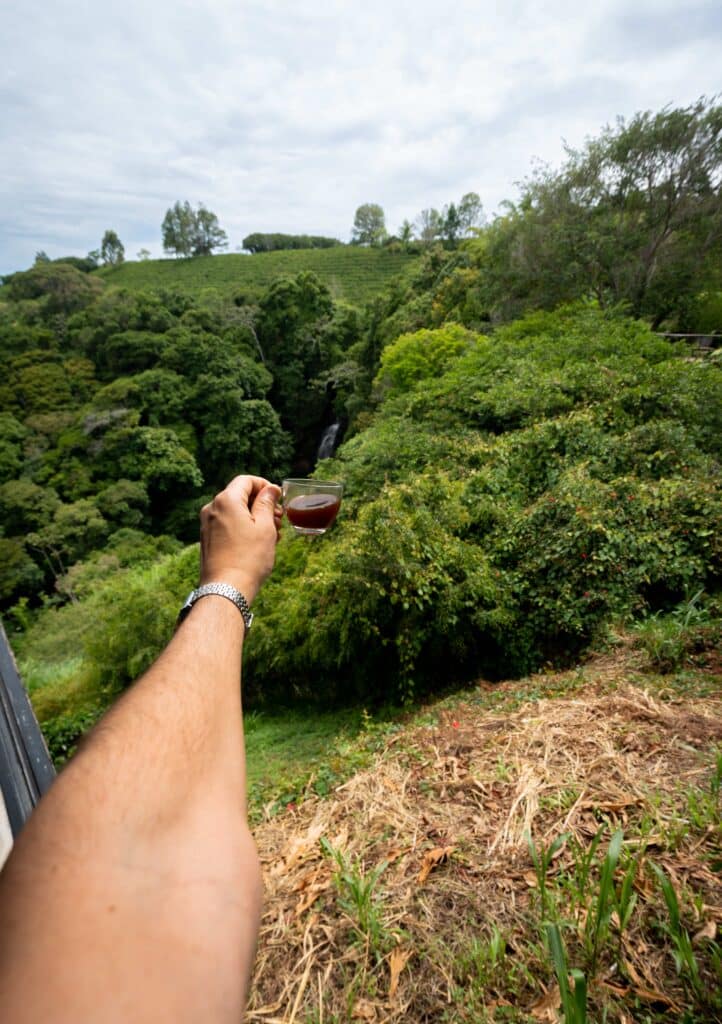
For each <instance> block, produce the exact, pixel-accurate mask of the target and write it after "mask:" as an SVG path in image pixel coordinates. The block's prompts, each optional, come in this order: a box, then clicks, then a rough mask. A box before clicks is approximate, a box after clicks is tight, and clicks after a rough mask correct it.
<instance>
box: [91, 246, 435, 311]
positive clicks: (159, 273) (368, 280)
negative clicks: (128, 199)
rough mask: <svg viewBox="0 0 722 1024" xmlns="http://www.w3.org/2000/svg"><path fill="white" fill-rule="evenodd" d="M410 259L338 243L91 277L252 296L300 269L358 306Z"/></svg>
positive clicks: (136, 265) (132, 267) (121, 268)
mask: <svg viewBox="0 0 722 1024" xmlns="http://www.w3.org/2000/svg"><path fill="white" fill-rule="evenodd" d="M415 259H416V257H415V256H414V255H411V254H409V253H407V252H406V251H404V250H403V249H401V248H400V247H399V248H397V249H396V250H393V249H389V248H383V249H382V248H363V247H360V246H355V245H354V246H351V245H339V246H336V247H335V248H331V249H301V250H290V249H289V250H282V251H279V252H261V253H254V254H253V255H248V254H246V255H242V254H238V253H231V254H228V255H224V256H220V255H218V256H200V257H195V258H193V259H181V260H173V259H164V260H142V261H139V262H125V263H121V264H119V265H118V266H115V267H106V268H103V269H101V270H99V271H97V272H96V274H95V275H94V276H98V277H100V278H102V279H103V280H104V281H105V282H106V283H107V284H110V285H114V286H117V287H120V288H125V289H127V290H128V291H139V290H140V291H147V290H157V289H159V288H166V289H167V288H171V289H176V290H178V291H182V292H184V293H186V294H190V295H194V296H201V295H202V293H203V292H204V291H205V290H209V291H210V293H211V294H212V293H213V292H215V293H216V294H217V295H218V296H225V297H232V296H235V295H237V294H239V293H242V294H243V295H244V296H245V297H246V298H247V299H253V298H257V297H258V296H259V295H260V294H261V293H262V292H263V291H264V289H266V288H267V287H268V286H269V285H270V284H271V283H272V281H274V280H275V279H276V278H277V277H281V276H285V275H295V274H299V273H301V272H302V271H311V272H312V273H314V274H316V275H317V276H318V278H319V280H321V281H322V282H323V284H325V285H326V287H328V288H329V290H330V291H331V294H332V295H333V297H334V298H335V299H337V300H342V301H344V302H348V303H351V304H352V305H356V306H361V305H363V304H364V303H366V302H368V301H370V300H371V299H373V298H374V297H375V296H376V295H377V294H378V293H379V292H380V291H382V290H383V289H384V288H385V287H386V286H387V285H388V284H389V283H390V282H391V280H392V279H393V278H394V277H396V276H397V275H399V274H402V273H404V272H405V271H406V270H407V269H408V268H409V267H412V266H413V265H414V262H415Z"/></svg>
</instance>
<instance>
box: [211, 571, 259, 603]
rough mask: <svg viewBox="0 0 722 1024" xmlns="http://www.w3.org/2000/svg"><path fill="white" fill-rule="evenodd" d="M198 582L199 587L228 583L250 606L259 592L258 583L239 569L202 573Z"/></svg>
mask: <svg viewBox="0 0 722 1024" xmlns="http://www.w3.org/2000/svg"><path fill="white" fill-rule="evenodd" d="M200 582H201V586H203V585H204V584H205V583H230V585H231V586H232V587H235V589H236V590H239V591H240V592H241V594H243V596H244V597H245V599H246V601H247V602H248V604H251V602H252V601H253V599H254V598H255V596H256V594H257V593H258V591H259V590H260V583H257V582H256V581H255V579H254V577H253V576H252V575H251V574H250V573H248V572H243V571H242V570H240V569H220V570H219V571H218V572H213V573H209V572H203V573H201V580H200Z"/></svg>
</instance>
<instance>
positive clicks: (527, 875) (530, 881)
mask: <svg viewBox="0 0 722 1024" xmlns="http://www.w3.org/2000/svg"><path fill="white" fill-rule="evenodd" d="M524 881H525V882H526V884H527V885H528V886H529V888H530V889H537V888H538V886H539V879H538V878H537V876H536V873H535V872H534V871H525V872H524Z"/></svg>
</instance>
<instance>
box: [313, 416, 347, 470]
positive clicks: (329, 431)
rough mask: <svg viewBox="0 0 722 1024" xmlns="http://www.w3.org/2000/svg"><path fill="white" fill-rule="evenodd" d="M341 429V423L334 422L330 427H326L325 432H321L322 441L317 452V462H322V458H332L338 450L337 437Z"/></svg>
mask: <svg viewBox="0 0 722 1024" xmlns="http://www.w3.org/2000/svg"><path fill="white" fill-rule="evenodd" d="M340 430H341V424H340V423H332V424H331V425H330V426H329V427H326V429H325V430H324V432H323V434H321V442H320V444H319V446H318V451H317V452H316V462H320V461H321V459H330V458H331V456H332V455H333V453H334V452H335V451H336V439H337V437H338V434H339V431H340Z"/></svg>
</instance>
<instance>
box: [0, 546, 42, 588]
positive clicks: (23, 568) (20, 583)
mask: <svg viewBox="0 0 722 1024" xmlns="http://www.w3.org/2000/svg"><path fill="white" fill-rule="evenodd" d="M42 582H43V573H42V570H41V569H40V568H39V567H38V566H37V564H36V563H35V562H34V561H33V559H32V558H31V557H30V555H29V554H28V553H27V551H26V549H25V545H24V543H23V541H22V540H20V539H19V538H16V537H7V538H6V537H0V601H7V602H9V601H10V600H11V599H13V598H15V597H17V596H19V595H21V594H33V593H35V592H36V591H37V590H39V589H40V586H41V584H42Z"/></svg>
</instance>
